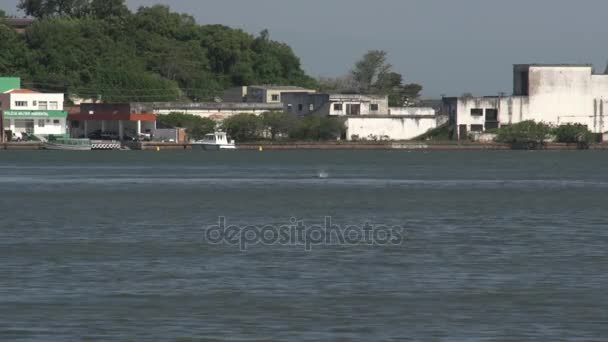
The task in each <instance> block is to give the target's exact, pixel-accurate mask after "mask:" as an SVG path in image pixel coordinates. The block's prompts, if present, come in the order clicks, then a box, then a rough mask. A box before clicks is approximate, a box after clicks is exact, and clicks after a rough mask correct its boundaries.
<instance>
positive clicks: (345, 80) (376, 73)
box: [318, 50, 422, 107]
mask: <svg viewBox="0 0 608 342" xmlns="http://www.w3.org/2000/svg"><path fill="white" fill-rule="evenodd" d="M387 58H388V54H387V52H386V51H381V50H371V51H369V52H367V53H366V54H365V55H364V56H363V57H362V58H361V59H360V60H359V61H358V62H357V63H356V64H355V67H354V68H353V70H352V71H351V73H350V74H349V75H346V76H343V77H338V78H320V79H319V80H318V84H319V88H320V89H321V90H322V91H327V92H337V93H346V94H349V93H362V94H375V95H388V98H389V106H391V107H401V106H410V105H412V104H414V103H415V101H416V100H417V99H418V98H419V97H420V92H421V91H422V86H421V85H419V84H416V83H410V84H404V83H403V81H404V79H403V75H401V74H400V73H398V72H395V71H393V70H392V66H391V64H389V63H388V61H387Z"/></svg>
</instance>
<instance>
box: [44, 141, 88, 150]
mask: <svg viewBox="0 0 608 342" xmlns="http://www.w3.org/2000/svg"><path fill="white" fill-rule="evenodd" d="M44 148H45V149H47V150H62V151H90V150H91V149H92V145H91V140H89V139H53V140H49V141H47V142H45V143H44Z"/></svg>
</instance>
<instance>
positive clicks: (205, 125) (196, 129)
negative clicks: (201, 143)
mask: <svg viewBox="0 0 608 342" xmlns="http://www.w3.org/2000/svg"><path fill="white" fill-rule="evenodd" d="M158 122H159V123H160V124H161V125H165V126H170V127H181V128H185V129H186V133H187V134H188V138H189V139H192V140H200V139H202V138H203V137H204V136H205V135H206V134H209V133H213V131H214V130H215V121H213V120H211V119H208V118H202V117H200V116H197V115H192V114H182V113H169V114H168V115H159V116H158Z"/></svg>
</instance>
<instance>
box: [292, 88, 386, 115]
mask: <svg viewBox="0 0 608 342" xmlns="http://www.w3.org/2000/svg"><path fill="white" fill-rule="evenodd" d="M283 110H284V111H285V112H286V113H293V114H296V115H298V116H307V115H313V114H314V115H321V116H328V115H329V116H350V115H388V114H389V107H388V96H380V95H358V94H355V95H352V94H308V93H284V94H283Z"/></svg>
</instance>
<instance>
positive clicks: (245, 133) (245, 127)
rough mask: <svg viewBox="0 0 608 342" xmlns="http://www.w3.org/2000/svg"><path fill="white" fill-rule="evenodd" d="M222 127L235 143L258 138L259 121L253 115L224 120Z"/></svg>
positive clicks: (240, 115) (241, 115)
mask: <svg viewBox="0 0 608 342" xmlns="http://www.w3.org/2000/svg"><path fill="white" fill-rule="evenodd" d="M222 127H223V128H224V129H225V130H226V132H227V133H228V135H229V136H230V137H232V139H235V140H236V141H239V142H243V141H253V140H257V139H259V137H260V128H261V120H260V119H259V118H258V117H257V116H255V115H253V114H244V113H243V114H238V115H235V116H231V117H229V118H227V119H226V120H224V122H223V123H222Z"/></svg>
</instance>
